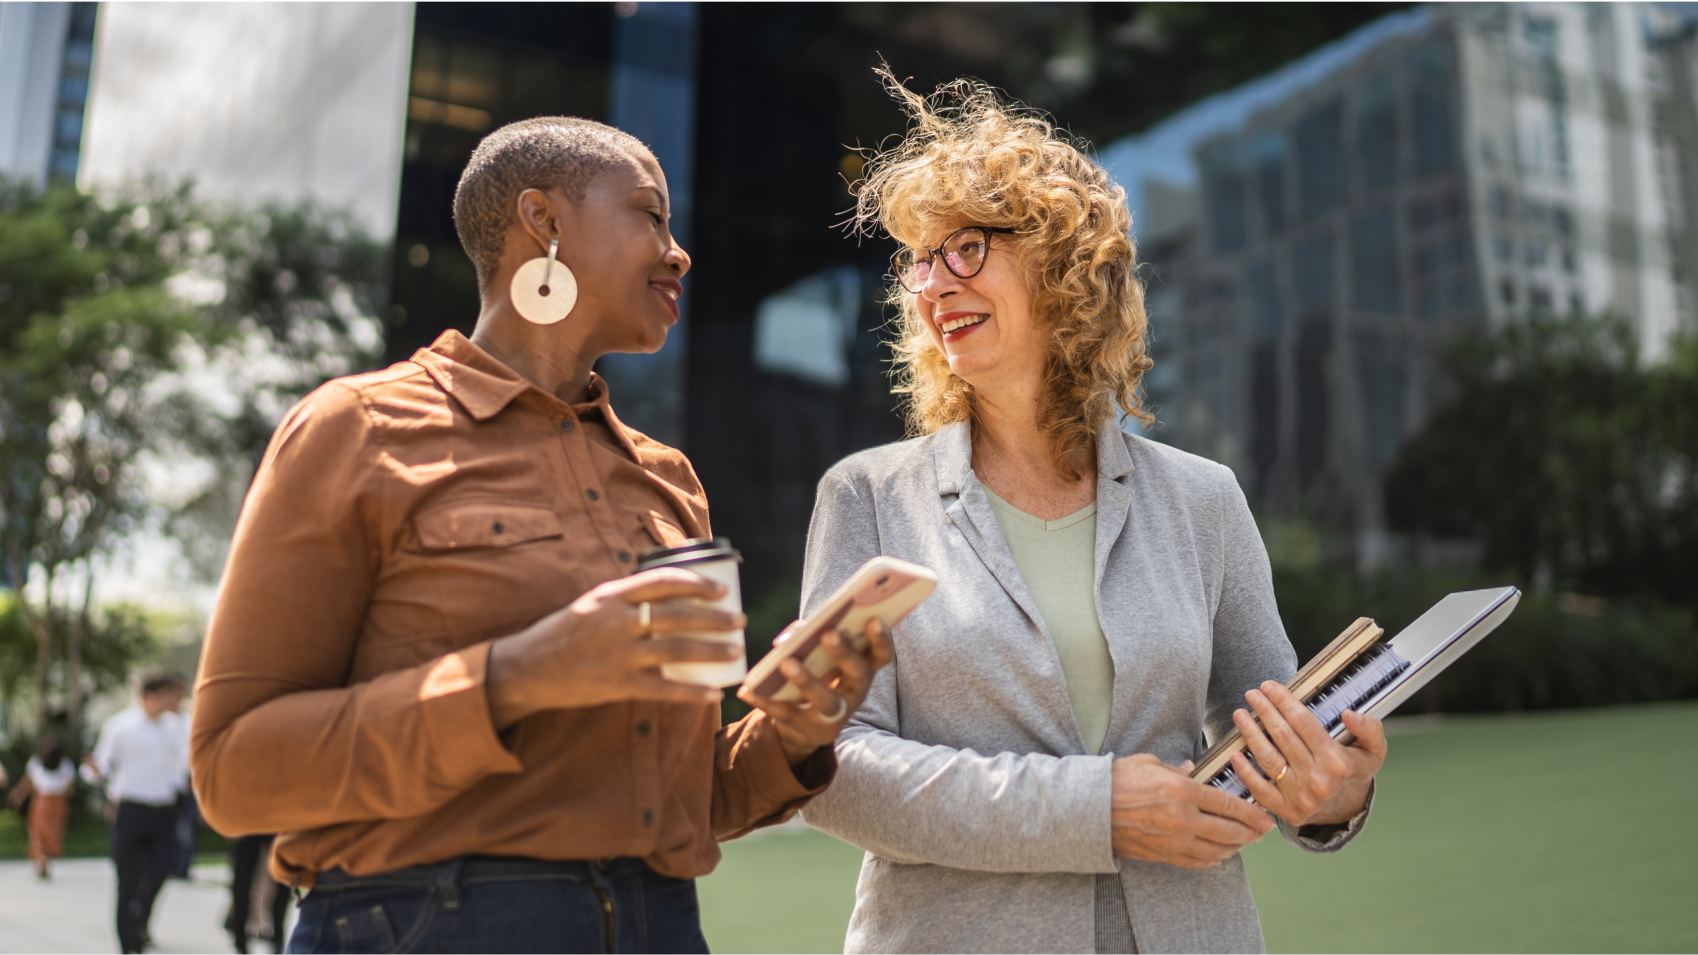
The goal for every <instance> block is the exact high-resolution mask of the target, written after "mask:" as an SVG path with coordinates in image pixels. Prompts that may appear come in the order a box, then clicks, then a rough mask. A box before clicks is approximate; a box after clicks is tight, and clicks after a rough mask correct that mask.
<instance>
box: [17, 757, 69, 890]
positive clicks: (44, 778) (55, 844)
mask: <svg viewBox="0 0 1698 955" xmlns="http://www.w3.org/2000/svg"><path fill="white" fill-rule="evenodd" d="M24 778H25V781H26V783H27V784H28V786H29V795H30V804H29V857H30V860H31V861H33V862H34V863H35V877H36V878H38V879H43V880H45V879H47V878H49V877H51V875H52V872H51V871H50V861H49V860H52V859H56V858H58V857H59V856H62V855H64V854H65V821H66V819H67V818H69V816H70V805H71V803H70V798H69V797H70V794H71V784H72V783H73V782H75V781H76V764H75V763H73V762H72V761H71V759H70V757H68V756H66V755H65V744H64V743H62V742H60V741H59V738H58V737H56V736H44V737H42V739H41V743H40V744H39V745H38V746H37V747H36V751H35V755H34V756H31V757H30V760H29V764H28V765H27V766H25V767H24Z"/></svg>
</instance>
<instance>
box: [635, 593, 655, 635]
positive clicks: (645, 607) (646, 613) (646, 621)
mask: <svg viewBox="0 0 1698 955" xmlns="http://www.w3.org/2000/svg"><path fill="white" fill-rule="evenodd" d="M653 629H654V607H652V606H650V605H649V602H648V601H647V600H645V601H643V602H642V603H640V604H637V632H638V633H648V632H649V631H651V630H653Z"/></svg>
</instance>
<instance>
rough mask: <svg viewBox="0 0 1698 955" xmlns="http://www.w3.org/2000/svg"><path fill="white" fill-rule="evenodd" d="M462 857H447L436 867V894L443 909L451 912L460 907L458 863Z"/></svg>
mask: <svg viewBox="0 0 1698 955" xmlns="http://www.w3.org/2000/svg"><path fill="white" fill-rule="evenodd" d="M464 861H465V860H464V859H449V860H448V861H447V862H444V863H442V864H441V865H439V866H437V867H436V894H437V896H438V897H440V898H441V899H442V908H443V911H446V912H453V911H455V910H457V909H458V908H459V907H460V865H461V863H463V862H464Z"/></svg>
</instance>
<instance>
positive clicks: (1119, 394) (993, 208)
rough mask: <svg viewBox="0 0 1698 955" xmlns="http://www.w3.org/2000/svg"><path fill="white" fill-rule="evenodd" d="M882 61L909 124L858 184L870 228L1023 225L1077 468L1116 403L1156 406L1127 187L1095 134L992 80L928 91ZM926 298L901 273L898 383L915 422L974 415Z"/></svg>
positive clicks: (1058, 417)
mask: <svg viewBox="0 0 1698 955" xmlns="http://www.w3.org/2000/svg"><path fill="white" fill-rule="evenodd" d="M879 72H880V75H881V76H882V78H883V80H884V82H885V85H886V86H887V87H888V88H889V90H890V93H891V95H893V96H894V97H895V98H896V99H897V101H898V102H900V103H901V104H902V106H903V108H904V111H905V112H906V113H907V114H908V119H909V129H908V132H907V134H906V135H905V136H904V137H903V138H902V139H901V141H900V142H897V143H896V144H894V145H893V146H891V147H890V148H888V149H885V150H883V151H881V152H879V153H877V154H876V155H874V156H872V158H871V160H870V161H869V162H868V163H867V165H866V167H865V168H866V178H865V179H863V180H861V181H860V182H859V183H857V184H856V186H855V190H854V191H855V196H856V202H857V206H856V215H855V220H854V221H855V224H856V225H857V226H858V227H859V228H860V229H862V230H864V231H867V232H871V231H872V230H873V229H874V227H875V226H882V227H883V228H884V230H885V231H886V232H888V233H889V234H890V235H891V237H892V238H894V239H896V240H897V241H898V242H901V243H903V244H905V245H908V246H910V247H912V248H920V247H921V246H922V243H924V242H925V241H926V240H927V235H928V233H929V232H931V231H934V230H937V229H940V228H946V227H951V226H968V225H981V226H999V227H1002V228H1008V229H1013V230H1014V231H1015V232H1016V233H1017V234H1016V235H1014V236H1012V237H1011V238H1013V239H1014V245H1015V248H1016V250H1017V251H1016V254H1017V255H1018V256H1019V258H1020V262H1021V264H1022V266H1024V267H1025V269H1026V270H1027V272H1028V275H1029V281H1030V282H1031V287H1032V315H1033V318H1034V319H1035V320H1036V321H1037V324H1038V327H1039V328H1042V329H1044V330H1046V331H1048V332H1049V335H1050V339H1049V352H1050V353H1049V361H1048V368H1047V369H1046V370H1045V375H1044V393H1043V396H1042V397H1041V398H1040V399H1039V405H1038V422H1037V423H1038V427H1039V428H1040V429H1041V430H1042V431H1043V433H1045V434H1047V435H1049V436H1050V439H1051V441H1052V442H1053V444H1054V455H1055V456H1054V461H1055V465H1056V469H1057V470H1058V471H1059V472H1060V473H1062V474H1067V475H1075V476H1076V475H1077V474H1078V471H1077V468H1076V465H1075V462H1076V461H1077V460H1078V455H1079V454H1081V453H1084V452H1087V451H1089V450H1090V449H1091V448H1093V447H1094V446H1095V442H1096V437H1097V429H1098V428H1100V427H1101V426H1102V424H1103V422H1105V421H1107V420H1108V419H1109V418H1110V417H1111V416H1113V414H1114V412H1115V409H1116V407H1118V408H1119V409H1120V410H1121V411H1123V412H1125V413H1126V414H1127V415H1129V416H1131V417H1134V418H1137V419H1139V420H1140V421H1144V422H1149V421H1151V420H1153V417H1152V416H1151V415H1150V413H1149V412H1147V411H1145V410H1144V408H1143V406H1142V399H1141V397H1140V395H1139V386H1140V383H1141V382H1142V380H1143V376H1144V372H1145V371H1147V370H1148V369H1149V368H1150V366H1151V364H1152V362H1151V361H1150V357H1149V354H1148V349H1147V347H1146V336H1145V332H1146V329H1147V321H1146V318H1145V315H1144V286H1143V283H1142V282H1141V281H1140V280H1139V278H1138V274H1137V267H1136V264H1137V263H1136V259H1137V256H1136V251H1137V250H1136V248H1135V246H1134V243H1133V239H1132V214H1131V212H1130V211H1129V210H1128V209H1127V207H1126V192H1125V190H1123V189H1122V188H1120V186H1118V185H1116V184H1115V183H1114V181H1113V180H1112V179H1110V178H1109V176H1108V174H1107V173H1106V172H1105V171H1104V170H1103V168H1102V167H1101V166H1099V165H1097V164H1096V163H1095V162H1092V161H1091V159H1090V157H1088V156H1086V155H1085V152H1084V149H1085V146H1084V144H1083V143H1078V144H1075V141H1074V140H1072V139H1071V137H1069V136H1067V135H1066V134H1064V133H1061V132H1059V131H1057V130H1056V128H1055V127H1054V126H1053V125H1052V124H1051V123H1050V122H1049V121H1048V120H1047V119H1045V118H1044V116H1043V115H1042V114H1040V113H1038V112H1037V111H1035V110H1032V109H1029V108H1027V107H1024V106H1021V105H1020V104H1019V103H1015V102H1010V101H1007V100H1005V99H1004V98H1003V97H1002V96H1000V95H999V94H998V92H997V91H996V90H994V89H992V88H991V87H989V86H986V85H985V84H983V83H979V82H975V81H970V80H956V81H954V82H951V83H946V84H944V85H943V86H941V87H939V88H938V89H937V91H936V92H935V93H933V94H932V95H931V96H930V97H922V96H920V95H918V94H916V93H914V92H912V91H910V90H908V89H907V88H906V87H904V86H903V85H902V84H901V83H899V82H897V80H896V79H895V78H894V77H893V76H891V75H890V73H889V72H888V70H881V71H879ZM917 298H918V296H916V295H915V294H914V293H912V292H908V291H906V290H905V289H903V288H902V286H901V284H900V283H898V282H897V281H896V280H895V279H894V278H892V279H891V281H890V285H889V298H888V301H889V302H890V304H892V305H895V306H897V307H898V308H899V309H900V311H901V319H900V324H899V328H898V333H897V338H896V341H895V342H893V343H892V344H893V346H894V349H895V353H896V354H895V364H896V375H897V387H896V389H895V390H896V392H897V393H898V394H903V395H906V396H907V402H906V409H905V410H906V414H907V418H908V424H909V431H910V433H912V434H927V433H930V432H933V431H936V430H938V429H939V428H941V427H943V426H944V425H947V424H952V423H954V422H957V421H969V420H975V419H976V414H977V410H976V409H975V407H974V399H973V388H972V386H971V385H969V384H968V383H967V382H966V381H964V380H963V379H961V378H958V377H956V376H955V374H954V373H953V372H951V371H950V369H949V361H948V359H946V358H945V357H944V355H943V353H942V352H941V351H939V350H938V347H937V345H936V344H934V343H933V341H932V337H931V334H930V331H929V329H928V328H927V325H926V320H925V319H924V318H922V317H921V316H920V311H919V308H918V303H917Z"/></svg>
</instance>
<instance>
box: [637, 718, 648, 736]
mask: <svg viewBox="0 0 1698 955" xmlns="http://www.w3.org/2000/svg"><path fill="white" fill-rule="evenodd" d="M649 729H650V727H649V721H648V720H643V721H642V722H641V723H638V724H637V735H638V736H647V735H649Z"/></svg>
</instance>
